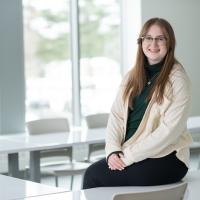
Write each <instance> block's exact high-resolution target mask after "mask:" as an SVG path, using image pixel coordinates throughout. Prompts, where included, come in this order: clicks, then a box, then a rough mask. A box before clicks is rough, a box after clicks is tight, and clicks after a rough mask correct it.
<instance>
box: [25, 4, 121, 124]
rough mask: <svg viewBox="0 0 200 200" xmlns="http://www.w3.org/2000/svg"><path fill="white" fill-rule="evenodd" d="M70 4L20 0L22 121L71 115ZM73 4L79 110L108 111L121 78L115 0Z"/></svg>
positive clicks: (90, 111) (118, 18) (118, 24)
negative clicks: (77, 40) (75, 8)
mask: <svg viewBox="0 0 200 200" xmlns="http://www.w3.org/2000/svg"><path fill="white" fill-rule="evenodd" d="M69 5H70V0H50V1H48V3H47V1H46V0H23V12H24V44H25V69H26V70H25V76H26V120H27V121H29V120H33V119H36V118H43V117H45V116H48V117H49V116H50V117H51V116H54V117H55V116H67V117H68V118H69V119H70V120H71V119H72V115H73V113H72V101H73V99H72V67H71V66H72V64H71V59H70V58H71V52H70V45H73V43H72V41H70V19H69V12H70V7H69ZM78 6H79V22H78V24H79V30H80V53H81V58H80V79H81V80H80V81H81V91H80V94H81V95H80V96H81V98H80V99H79V101H80V102H81V113H82V115H83V116H84V115H87V114H90V113H97V112H109V111H110V107H111V104H112V102H113V100H114V97H115V95H116V90H117V88H118V86H119V82H120V79H121V75H120V71H121V69H120V59H121V55H120V52H121V50H120V3H119V0H79V5H78ZM73 84H78V83H73ZM76 98H78V97H76Z"/></svg>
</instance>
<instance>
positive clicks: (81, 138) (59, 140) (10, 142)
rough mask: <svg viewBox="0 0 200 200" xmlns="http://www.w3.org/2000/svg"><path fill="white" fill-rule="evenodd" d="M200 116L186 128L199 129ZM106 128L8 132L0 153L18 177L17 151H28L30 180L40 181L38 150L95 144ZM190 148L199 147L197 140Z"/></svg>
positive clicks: (1, 140)
mask: <svg viewBox="0 0 200 200" xmlns="http://www.w3.org/2000/svg"><path fill="white" fill-rule="evenodd" d="M199 122H200V117H192V118H190V119H189V120H188V124H187V125H188V130H189V132H191V133H193V132H196V131H198V130H199V129H200V127H199V128H198V124H199ZM105 131H106V129H105V128H103V129H89V130H81V129H79V130H73V131H71V132H66V133H49V134H41V135H28V133H19V134H10V135H9V134H8V135H5V136H0V153H8V158H9V160H8V161H9V175H11V176H14V177H18V174H19V172H18V171H19V168H18V153H19V152H22V151H28V152H30V180H32V181H35V182H40V156H39V154H40V150H45V149H56V148H63V147H69V146H72V147H75V146H76V145H80V144H92V143H93V144H95V143H102V142H104V141H105ZM191 148H193V149H199V148H200V140H199V142H195V143H194V144H193V145H192V146H191Z"/></svg>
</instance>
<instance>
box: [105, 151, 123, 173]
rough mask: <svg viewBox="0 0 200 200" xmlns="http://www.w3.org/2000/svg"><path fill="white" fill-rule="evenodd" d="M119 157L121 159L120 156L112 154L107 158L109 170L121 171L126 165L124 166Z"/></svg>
mask: <svg viewBox="0 0 200 200" xmlns="http://www.w3.org/2000/svg"><path fill="white" fill-rule="evenodd" d="M121 157H123V155H122V154H119V155H117V154H115V153H114V154H112V155H111V156H110V157H109V158H108V166H109V168H110V169H111V170H120V171H121V170H123V169H124V168H125V167H126V165H125V164H124V162H123V161H122V159H121Z"/></svg>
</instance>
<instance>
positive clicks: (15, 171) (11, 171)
mask: <svg viewBox="0 0 200 200" xmlns="http://www.w3.org/2000/svg"><path fill="white" fill-rule="evenodd" d="M8 175H9V176H13V177H16V178H20V171H19V156H18V153H9V154H8Z"/></svg>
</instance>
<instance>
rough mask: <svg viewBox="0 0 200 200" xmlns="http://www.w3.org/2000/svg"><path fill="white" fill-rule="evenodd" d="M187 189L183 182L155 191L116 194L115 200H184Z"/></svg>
mask: <svg viewBox="0 0 200 200" xmlns="http://www.w3.org/2000/svg"><path fill="white" fill-rule="evenodd" d="M168 186H169V185H168ZM155 187H157V186H155ZM186 188H187V183H186V182H182V183H178V184H173V185H171V186H169V187H167V188H162V189H157V190H154V191H148V192H136V193H124V194H115V195H114V196H113V200H161V199H162V200H171V199H173V200H183V198H184V194H185V191H186Z"/></svg>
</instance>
